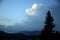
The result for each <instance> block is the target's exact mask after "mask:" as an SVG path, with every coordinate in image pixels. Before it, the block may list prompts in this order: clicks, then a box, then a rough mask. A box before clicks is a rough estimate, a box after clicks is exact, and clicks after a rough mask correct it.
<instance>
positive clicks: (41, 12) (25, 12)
mask: <svg viewBox="0 0 60 40" xmlns="http://www.w3.org/2000/svg"><path fill="white" fill-rule="evenodd" d="M59 3H60V2H59V0H0V24H1V25H5V26H8V27H6V30H9V31H11V30H10V29H11V28H12V30H15V31H16V30H20V29H21V30H28V29H29V30H30V29H32V30H40V29H42V28H43V26H42V25H44V19H45V15H46V13H47V11H48V10H50V11H51V13H52V15H53V17H54V19H55V23H56V24H58V25H60V24H59V22H57V20H58V21H59V20H60V19H59V15H60V14H59V13H60V12H59V11H58V10H60V9H59V7H60V5H59ZM15 25H18V27H16V26H15ZM23 25H24V26H23ZM13 26H14V27H13ZM32 26H33V27H32ZM19 28H20V29H19Z"/></svg>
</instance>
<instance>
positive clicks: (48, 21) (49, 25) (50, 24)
mask: <svg viewBox="0 0 60 40" xmlns="http://www.w3.org/2000/svg"><path fill="white" fill-rule="evenodd" d="M53 21H54V19H53V17H52V16H51V13H50V11H48V13H47V16H46V20H45V27H44V29H43V30H44V31H46V32H52V31H53V28H54V27H55V24H54V23H53Z"/></svg>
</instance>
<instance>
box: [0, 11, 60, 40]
mask: <svg viewBox="0 0 60 40" xmlns="http://www.w3.org/2000/svg"><path fill="white" fill-rule="evenodd" d="M54 27H55V24H54V18H53V17H52V16H51V13H50V11H48V12H47V15H46V19H45V26H44V28H43V29H42V30H41V33H40V35H37V36H35V35H32V36H30V35H24V34H22V33H18V34H15V33H13V34H11V33H5V32H3V31H0V40H60V33H59V32H58V31H54Z"/></svg>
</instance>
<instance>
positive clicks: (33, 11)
mask: <svg viewBox="0 0 60 40" xmlns="http://www.w3.org/2000/svg"><path fill="white" fill-rule="evenodd" d="M41 6H42V4H40V5H38V4H33V5H32V7H31V8H27V9H26V10H25V12H26V13H27V15H35V14H36V12H37V9H38V8H39V7H41Z"/></svg>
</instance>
